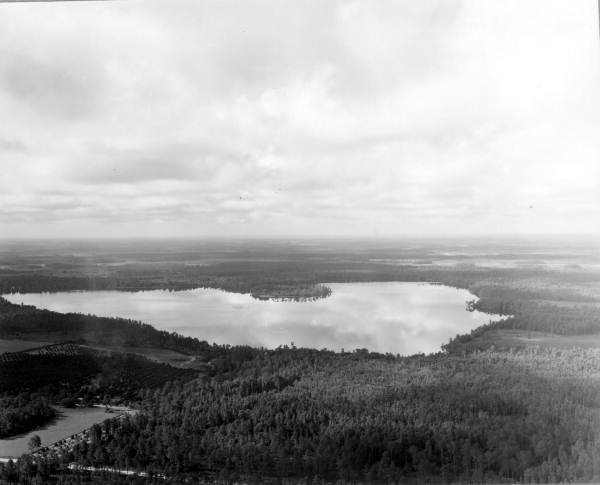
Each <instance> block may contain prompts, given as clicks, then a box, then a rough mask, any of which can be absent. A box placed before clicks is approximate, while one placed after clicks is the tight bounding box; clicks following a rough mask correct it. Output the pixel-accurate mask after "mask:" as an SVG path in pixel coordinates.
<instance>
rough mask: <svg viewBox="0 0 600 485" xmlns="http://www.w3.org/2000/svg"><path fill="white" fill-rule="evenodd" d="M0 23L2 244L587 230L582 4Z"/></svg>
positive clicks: (243, 11)
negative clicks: (58, 239)
mask: <svg viewBox="0 0 600 485" xmlns="http://www.w3.org/2000/svg"><path fill="white" fill-rule="evenodd" d="M1 8H2V11H3V15H2V16H1V17H0V46H1V47H0V162H1V163H2V167H3V168H4V167H8V168H9V170H6V172H5V174H4V176H3V177H2V179H0V203H1V205H0V230H1V231H3V232H6V233H10V234H11V235H24V236H28V235H54V234H64V235H78V234H79V233H82V232H85V234H87V235H94V234H97V235H105V234H115V235H140V234H149V235H164V234H173V235H182V236H194V235H206V234H214V235H230V234H237V235H265V234H266V235H269V234H283V235H287V234H326V235H336V234H354V233H357V232H358V233H360V234H423V233H426V234H428V233H441V234H460V233H471V232H475V233H480V232H481V233H487V232H506V233H513V232H516V233H518V232H531V231H533V232H578V231H589V230H590V228H591V227H592V225H591V224H590V221H591V220H595V219H596V218H597V216H598V215H599V214H598V213H599V212H600V196H599V195H598V194H600V172H599V170H600V168H599V165H598V163H597V161H598V160H599V159H600V153H599V152H600V146H599V145H600V144H599V143H598V141H597V132H598V128H600V94H598V91H597V86H598V82H599V81H600V67H599V65H598V62H597V54H598V52H597V22H596V20H597V11H596V9H597V5H596V3H595V2H594V1H592V0H588V1H584V2H582V3H581V5H579V6H578V8H577V9H574V8H572V7H571V6H568V5H566V4H565V3H564V2H559V1H551V2H544V8H541V3H540V2H539V1H535V0H526V1H519V2H516V1H515V0H507V1H506V2H500V3H490V2H479V1H477V0H464V1H457V2H447V1H442V0H428V1H423V2H408V1H389V2H388V1H382V2H377V3H376V4H374V3H373V2H368V1H363V0H340V1H334V2H325V3H324V2H318V1H306V2H288V3H285V4H283V3H274V2H271V1H262V0H252V1H250V2H243V3H242V4H240V3H239V2H233V1H220V2H212V1H208V2H196V1H191V0H181V1H180V2H178V3H177V7H176V8H173V5H172V4H170V3H165V2H162V1H154V0H153V1H138V0H130V1H127V2H99V3H93V2H90V3H83V2H82V3H78V4H76V3H66V4H59V3H53V4H50V5H48V4H39V3H32V4H27V5H24V4H18V5H14V4H13V5H3V6H2V7H1ZM530 206H532V207H533V209H530Z"/></svg>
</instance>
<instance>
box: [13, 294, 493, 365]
mask: <svg viewBox="0 0 600 485" xmlns="http://www.w3.org/2000/svg"><path fill="white" fill-rule="evenodd" d="M327 286H329V287H330V288H331V289H332V291H333V293H332V295H331V296H330V297H328V298H324V299H319V300H315V301H305V302H295V301H272V300H267V301H261V300H256V299H254V298H252V297H251V296H250V295H248V294H239V293H229V292H226V291H222V290H215V289H207V288H202V289H195V290H188V291H180V292H169V291H166V290H153V291H140V292H120V291H93V292H92V291H77V292H59V293H27V294H12V295H5V298H7V299H8V300H10V301H11V302H13V303H21V302H23V303H25V304H26V305H35V306H37V307H39V308H47V309H50V310H54V311H58V312H78V313H85V314H88V313H90V314H94V315H101V316H110V317H117V316H118V317H124V318H131V319H135V320H141V321H143V322H146V323H149V324H151V325H153V326H154V327H156V328H159V329H161V330H168V331H175V332H178V333H180V334H182V335H186V336H191V337H197V338H199V339H202V340H206V341H208V342H211V343H212V342H216V343H220V344H232V345H233V344H249V345H253V346H265V347H268V348H275V347H277V346H279V345H286V344H287V345H289V344H290V343H291V342H294V344H295V345H296V346H298V347H313V348H319V349H320V348H325V347H326V348H328V349H332V350H338V351H339V350H341V349H345V350H347V351H348V350H354V349H355V348H368V349H369V350H373V351H379V352H392V353H394V354H404V355H408V354H414V353H418V352H425V353H430V352H437V351H439V350H440V346H441V345H442V344H444V343H446V342H448V339H449V338H451V337H454V336H455V335H456V334H463V333H466V332H469V331H470V330H472V329H473V328H475V327H478V326H479V325H481V324H483V323H487V322H488V321H489V320H498V319H500V318H502V317H501V316H499V315H490V314H486V313H481V312H478V311H475V312H467V311H466V309H465V301H467V300H472V299H474V298H475V297H474V296H473V295H472V294H471V293H469V292H468V291H466V290H458V289H455V288H450V287H447V286H441V285H434V284H427V283H403V282H385V283H333V284H327Z"/></svg>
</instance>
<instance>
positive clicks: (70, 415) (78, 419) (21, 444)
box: [0, 407, 115, 458]
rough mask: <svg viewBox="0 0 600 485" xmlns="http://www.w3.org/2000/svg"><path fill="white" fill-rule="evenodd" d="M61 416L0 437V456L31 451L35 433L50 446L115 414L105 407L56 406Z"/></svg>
mask: <svg viewBox="0 0 600 485" xmlns="http://www.w3.org/2000/svg"><path fill="white" fill-rule="evenodd" d="M56 409H57V410H58V412H59V418H58V419H55V420H53V421H51V422H50V423H48V424H46V425H45V426H43V427H41V428H38V429H36V430H34V431H30V432H28V433H24V434H20V435H18V436H14V437H12V438H8V439H0V458H5V457H17V456H21V455H22V454H23V453H27V452H28V451H29V448H28V446H27V445H28V443H29V440H30V438H31V437H32V436H33V435H36V434H37V435H38V436H39V437H40V438H41V440H42V446H48V445H50V444H52V443H55V442H57V441H59V440H62V439H64V438H68V437H69V436H71V435H74V434H76V433H79V432H81V431H83V430H84V429H87V428H90V427H92V426H93V425H94V424H96V423H101V422H102V421H104V420H105V419H110V418H114V417H115V414H112V413H107V412H106V411H105V410H104V408H100V407H94V408H74V409H68V408H61V407H59V408H56Z"/></svg>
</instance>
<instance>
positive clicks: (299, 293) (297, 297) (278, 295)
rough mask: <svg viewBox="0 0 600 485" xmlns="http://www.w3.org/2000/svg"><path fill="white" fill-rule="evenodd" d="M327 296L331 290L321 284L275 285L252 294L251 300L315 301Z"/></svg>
mask: <svg viewBox="0 0 600 485" xmlns="http://www.w3.org/2000/svg"><path fill="white" fill-rule="evenodd" d="M328 296H331V288H329V287H328V286H325V285H323V284H316V285H306V284H298V285H294V284H290V285H286V284H277V285H274V286H270V287H264V288H258V289H256V290H255V291H253V292H252V298H256V299H257V300H263V301H266V300H273V301H315V300H318V299H320V298H327V297H328Z"/></svg>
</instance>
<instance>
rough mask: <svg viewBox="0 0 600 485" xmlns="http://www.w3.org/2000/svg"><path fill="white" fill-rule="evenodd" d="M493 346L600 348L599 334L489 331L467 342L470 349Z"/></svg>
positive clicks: (510, 330)
mask: <svg viewBox="0 0 600 485" xmlns="http://www.w3.org/2000/svg"><path fill="white" fill-rule="evenodd" d="M490 345H494V346H496V347H498V348H506V347H515V348H517V347H523V346H535V345H537V346H540V347H543V348H546V347H555V348H563V349H572V348H576V347H579V348H584V349H589V348H600V334H585V335H555V334H552V333H545V332H534V331H531V332H528V331H527V330H512V329H501V330H490V331H488V332H485V333H484V334H483V335H480V336H477V337H475V338H474V339H473V340H472V341H471V342H469V346H470V347H478V348H488V347H489V346H490Z"/></svg>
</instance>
